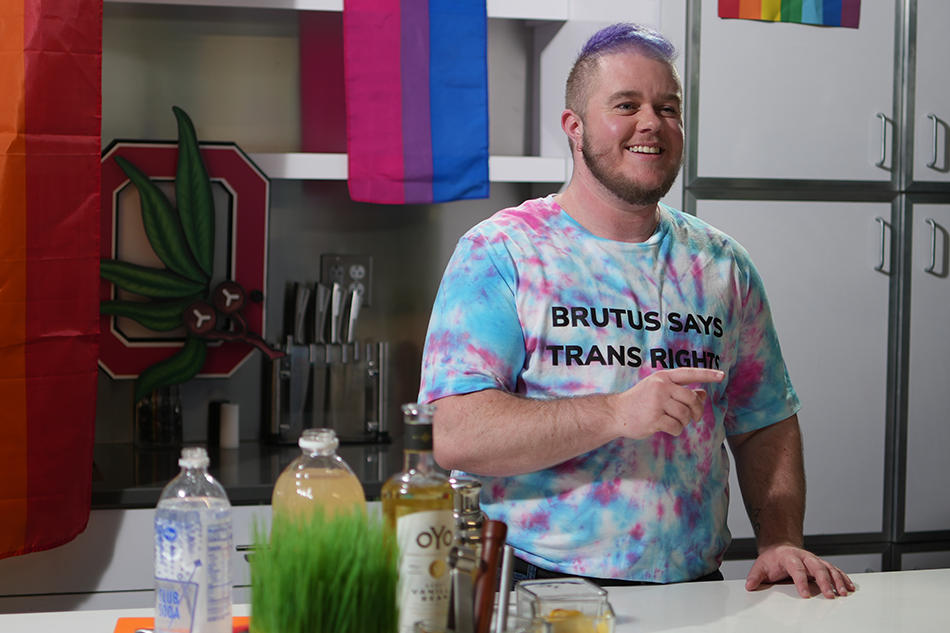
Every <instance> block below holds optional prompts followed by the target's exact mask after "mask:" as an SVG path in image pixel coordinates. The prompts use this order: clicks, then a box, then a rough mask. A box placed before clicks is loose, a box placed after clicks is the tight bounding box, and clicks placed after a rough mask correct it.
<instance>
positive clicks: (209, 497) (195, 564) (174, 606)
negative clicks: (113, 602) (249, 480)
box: [155, 448, 233, 633]
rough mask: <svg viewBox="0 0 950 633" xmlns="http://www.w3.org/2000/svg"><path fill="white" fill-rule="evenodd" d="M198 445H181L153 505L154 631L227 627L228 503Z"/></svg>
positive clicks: (216, 631) (224, 630)
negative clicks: (175, 470)
mask: <svg viewBox="0 0 950 633" xmlns="http://www.w3.org/2000/svg"><path fill="white" fill-rule="evenodd" d="M208 463H209V460H208V453H207V451H205V449H203V448H184V449H182V451H181V459H179V460H178V465H179V466H181V473H179V475H178V476H177V477H175V478H174V479H172V480H171V482H169V484H168V485H167V486H165V489H164V490H163V491H162V495H161V497H159V501H158V507H157V508H156V510H155V633H231V550H232V549H233V547H232V542H233V536H232V524H231V504H230V502H229V501H228V495H227V494H226V493H225V492H224V488H223V487H222V486H221V484H220V483H218V482H217V481H216V480H215V479H214V478H213V477H212V476H211V475H209V474H208Z"/></svg>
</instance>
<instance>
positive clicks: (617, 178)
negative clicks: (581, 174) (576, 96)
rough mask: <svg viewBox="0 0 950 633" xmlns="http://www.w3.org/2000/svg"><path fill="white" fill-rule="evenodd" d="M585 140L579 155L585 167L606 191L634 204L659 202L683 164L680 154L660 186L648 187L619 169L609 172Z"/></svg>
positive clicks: (642, 205)
mask: <svg viewBox="0 0 950 633" xmlns="http://www.w3.org/2000/svg"><path fill="white" fill-rule="evenodd" d="M587 141H588V139H586V138H585V139H583V144H582V145H581V155H582V156H583V157H584V164H586V165H587V169H589V170H590V173H591V174H593V176H594V178H596V179H597V181H598V182H600V184H602V185H603V186H604V187H605V188H606V189H607V191H609V192H610V193H612V194H613V195H615V196H617V197H618V198H619V199H621V200H623V201H624V202H626V203H628V204H632V205H635V206H640V207H646V206H650V205H654V204H656V203H657V202H659V201H660V199H661V198H663V196H665V195H666V194H667V193H669V191H670V189H671V188H672V187H673V183H674V182H676V176H677V175H678V174H679V171H680V167H681V166H682V164H683V156H682V155H680V157H679V160H677V161H676V164H675V165H673V166H672V167H671V169H670V172H669V173H668V174H667V175H666V178H665V179H664V180H663V182H662V183H660V186H658V187H655V188H653V189H648V188H646V187H644V186H642V185H641V184H640V183H638V182H636V181H634V180H632V179H629V178H627V177H626V176H624V175H623V173H622V172H620V171H619V170H617V171H613V172H611V171H610V169H609V168H608V167H607V166H606V165H605V164H604V161H603V160H602V159H601V158H600V156H598V155H596V154H594V153H593V152H591V151H590V150H589V149H588V148H589V147H590V143H589V142H587Z"/></svg>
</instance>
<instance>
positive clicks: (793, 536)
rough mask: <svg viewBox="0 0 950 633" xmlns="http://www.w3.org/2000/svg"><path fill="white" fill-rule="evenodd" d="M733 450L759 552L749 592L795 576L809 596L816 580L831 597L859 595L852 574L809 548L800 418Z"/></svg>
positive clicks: (737, 442)
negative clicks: (810, 586) (811, 582)
mask: <svg viewBox="0 0 950 633" xmlns="http://www.w3.org/2000/svg"><path fill="white" fill-rule="evenodd" d="M729 446H730V448H731V449H732V454H733V456H734V457H735V462H736V476H737V477H738V480H739V488H740V489H741V491H742V499H743V501H744V502H745V506H746V510H747V511H748V513H749V519H750V520H751V521H752V527H753V529H754V530H755V539H756V545H757V547H758V550H759V557H758V558H757V559H756V561H755V563H754V564H753V565H752V569H751V570H750V571H749V576H748V577H747V578H746V585H745V587H746V589H747V590H748V591H752V590H753V589H755V588H756V587H758V586H759V585H760V584H761V583H763V582H777V581H779V580H784V579H785V578H791V579H792V580H793V581H794V582H795V586H796V587H797V588H798V593H799V594H801V596H802V597H803V598H808V597H809V596H810V595H811V594H810V592H809V589H808V579H809V578H813V579H814V580H815V582H816V583H817V584H818V588H819V589H820V590H821V592H822V594H824V595H825V597H827V598H834V597H835V595H836V594H837V595H839V596H843V595H847V593H848V592H850V591H854V584H853V583H852V582H851V579H850V578H848V575H847V574H845V573H844V572H843V571H841V570H840V569H838V568H837V567H835V566H834V565H832V564H831V563H829V562H827V561H825V560H822V559H820V558H818V557H817V556H815V555H814V554H812V553H811V552H808V551H806V550H805V549H803V545H804V537H803V533H804V521H805V466H804V460H803V457H802V436H801V431H800V429H799V427H798V416H797V415H793V416H792V417H790V418H787V419H785V420H783V421H781V422H778V423H776V424H772V425H771V426H767V427H764V428H761V429H758V430H756V431H751V432H749V433H743V434H740V435H734V436H731V437H730V438H729Z"/></svg>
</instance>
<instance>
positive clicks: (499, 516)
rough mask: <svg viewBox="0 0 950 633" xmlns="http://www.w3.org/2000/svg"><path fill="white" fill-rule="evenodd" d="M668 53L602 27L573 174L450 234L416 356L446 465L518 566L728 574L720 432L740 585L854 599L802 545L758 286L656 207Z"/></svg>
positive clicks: (792, 404)
mask: <svg viewBox="0 0 950 633" xmlns="http://www.w3.org/2000/svg"><path fill="white" fill-rule="evenodd" d="M674 58H675V51H674V49H673V47H672V45H671V44H670V43H669V42H668V41H667V40H666V39H665V38H663V37H662V36H661V35H659V34H658V33H656V32H653V31H650V30H648V29H644V28H641V27H638V26H635V25H630V24H618V25H614V26H611V27H608V28H606V29H604V30H602V31H600V32H598V33H596V34H595V35H594V36H593V37H591V39H590V40H589V41H588V43H587V44H586V45H585V47H584V48H583V50H582V51H581V53H580V55H579V56H578V59H577V61H576V62H575V64H574V67H573V69H572V71H571V74H570V76H569V78H568V82H567V98H566V106H567V107H566V109H565V110H564V112H563V114H562V116H561V126H562V128H563V129H564V132H565V133H566V134H567V138H568V142H569V144H570V147H571V151H572V153H573V156H574V172H573V175H572V178H571V182H570V184H569V185H568V186H567V188H566V189H565V190H564V191H563V193H561V194H559V195H556V196H548V197H546V198H542V199H537V200H529V201H527V202H525V203H524V204H522V205H521V206H519V207H516V208H512V209H505V210H502V211H500V212H498V213H496V214H495V215H494V216H492V217H491V218H489V219H488V220H486V221H484V222H482V223H481V224H479V225H478V226H476V227H474V228H473V229H471V230H470V231H469V232H468V233H466V234H465V235H464V236H463V237H462V238H461V240H459V243H458V246H457V247H456V250H455V253H454V254H453V256H452V259H451V261H450V262H449V265H448V267H447V269H446V271H445V274H444V276H443V279H442V285H441V287H440V289H439V293H438V296H437V297H436V301H435V306H434V308H433V311H432V318H431V321H430V324H429V332H428V335H427V338H426V347H425V351H424V355H423V356H424V357H423V371H422V385H421V390H420V399H421V400H422V401H425V402H435V403H436V405H437V406H436V414H435V419H434V427H433V428H434V435H435V454H436V459H437V461H438V462H439V463H440V464H441V465H442V466H443V467H445V468H450V469H454V470H456V471H458V472H464V473H467V474H470V475H474V476H478V477H479V478H480V479H481V481H482V499H481V501H482V507H483V509H484V510H485V512H486V513H487V514H488V516H489V517H490V518H492V519H495V520H499V521H504V522H505V523H506V524H507V525H508V541H509V544H511V545H512V546H513V547H514V548H515V554H516V556H517V561H516V565H515V572H516V578H519V579H522V578H542V577H558V576H561V575H570V576H583V577H588V578H590V579H592V580H594V581H595V582H598V583H600V584H603V585H615V584H629V583H671V582H685V581H693V580H716V579H721V578H722V575H721V573H720V572H719V564H720V562H721V561H722V555H723V553H724V552H725V550H726V548H727V547H728V545H729V542H730V538H731V537H730V533H729V529H728V527H727V525H726V515H727V511H728V506H729V490H728V482H729V468H730V466H729V458H728V456H727V452H726V448H725V443H726V442H727V441H728V442H729V444H730V446H731V447H732V450H733V453H734V455H735V458H736V468H737V474H738V479H739V482H740V486H741V488H742V494H743V498H744V500H745V502H746V506H747V507H748V509H749V515H750V517H751V518H752V521H753V525H754V526H755V528H756V536H757V542H758V547H759V558H758V559H757V561H756V562H755V564H754V566H753V568H752V570H751V572H750V574H749V577H748V580H747V583H746V586H747V588H749V589H750V590H751V589H754V588H755V587H757V586H758V585H759V584H760V583H761V582H763V581H778V580H781V579H784V578H789V577H790V578H791V579H792V580H794V582H795V584H796V586H797V587H798V589H799V592H800V593H801V595H802V596H803V597H807V596H808V595H809V590H808V580H809V578H812V579H814V580H815V581H817V583H818V586H819V587H820V589H821V591H822V592H823V593H824V594H825V595H826V596H827V597H829V598H830V597H834V596H835V595H844V594H847V593H848V592H849V591H853V589H854V586H853V585H852V584H851V581H850V579H848V577H847V575H845V574H844V573H843V572H841V571H840V570H839V569H837V568H836V567H834V566H833V565H830V564H829V563H827V562H826V561H823V560H821V559H819V558H818V557H816V556H814V555H813V554H811V553H809V552H807V551H805V550H803V549H802V542H803V539H802V525H803V519H804V503H805V502H804V499H805V484H804V472H803V465H802V448H801V437H800V431H799V427H798V419H797V412H798V410H799V408H800V404H799V401H798V398H797V396H796V394H795V391H794V389H793V388H792V385H791V382H790V380H789V377H788V375H787V372H786V369H785V363H784V361H783V359H782V354H781V349H780V347H779V343H778V337H777V335H776V332H775V328H774V326H773V323H772V318H771V313H770V311H769V306H768V301H767V299H766V295H765V289H764V288H763V286H762V281H761V279H760V277H759V275H758V273H757V272H756V270H755V267H754V266H753V264H752V262H751V260H750V258H749V255H748V253H747V252H746V251H745V250H744V249H743V248H742V247H741V246H740V245H739V244H737V243H736V242H735V241H734V240H732V239H731V238H729V237H728V236H727V235H725V234H723V233H721V232H720V231H718V230H716V229H714V228H713V227H711V226H709V225H707V224H705V223H704V222H702V221H700V220H698V219H697V218H695V217H692V216H689V215H686V214H683V213H681V212H679V211H676V210H674V209H671V208H669V207H667V206H665V205H663V204H661V203H660V202H659V201H660V199H661V198H662V197H663V196H664V195H665V194H666V193H667V192H668V191H669V189H670V187H671V186H672V184H673V182H674V180H675V179H676V175H677V173H678V171H679V168H680V164H681V162H682V155H683V117H682V88H681V85H680V80H679V76H678V75H677V73H676V69H675V66H674V63H673V61H674Z"/></svg>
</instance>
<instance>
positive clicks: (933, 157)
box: [927, 114, 940, 169]
mask: <svg viewBox="0 0 950 633" xmlns="http://www.w3.org/2000/svg"><path fill="white" fill-rule="evenodd" d="M927 118H928V119H930V120H931V121H933V122H934V125H933V130H934V136H933V141H931V144H930V162H929V163H927V167H930V168H931V169H936V167H937V128H939V127H940V125H939V122H940V119H938V118H937V115H936V114H928V115H927Z"/></svg>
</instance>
